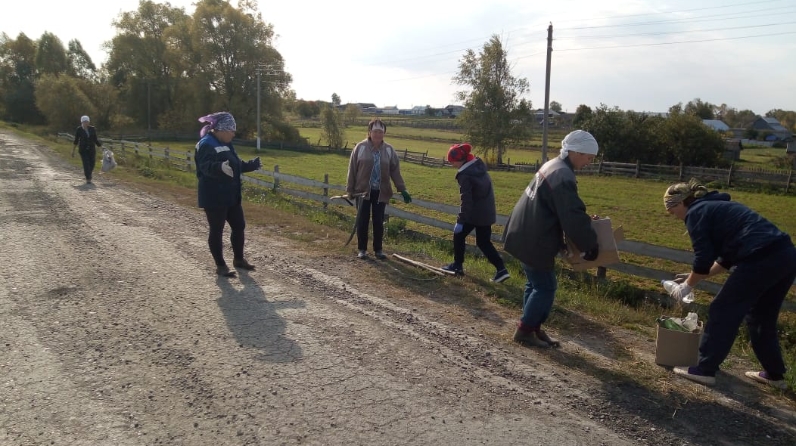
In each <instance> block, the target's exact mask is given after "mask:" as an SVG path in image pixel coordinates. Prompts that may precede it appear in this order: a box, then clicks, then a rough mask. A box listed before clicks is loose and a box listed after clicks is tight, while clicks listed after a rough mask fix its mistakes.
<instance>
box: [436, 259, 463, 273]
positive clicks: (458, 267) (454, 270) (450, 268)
mask: <svg viewBox="0 0 796 446" xmlns="http://www.w3.org/2000/svg"><path fill="white" fill-rule="evenodd" d="M440 269H442V270H445V271H450V272H452V273H454V274H455V275H457V276H463V275H464V268H462V266H461V265H459V264H458V263H456V262H454V263H451V264H450V265H445V266H443V267H442V268H440Z"/></svg>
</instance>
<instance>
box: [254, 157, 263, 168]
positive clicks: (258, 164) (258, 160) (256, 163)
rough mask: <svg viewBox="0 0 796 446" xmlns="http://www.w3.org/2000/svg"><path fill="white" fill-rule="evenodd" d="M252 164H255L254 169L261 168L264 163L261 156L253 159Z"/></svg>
mask: <svg viewBox="0 0 796 446" xmlns="http://www.w3.org/2000/svg"><path fill="white" fill-rule="evenodd" d="M251 163H252V165H253V166H254V170H260V168H261V167H263V164H262V163H261V162H260V157H259V156H258V157H257V158H255V159H253V160H251Z"/></svg>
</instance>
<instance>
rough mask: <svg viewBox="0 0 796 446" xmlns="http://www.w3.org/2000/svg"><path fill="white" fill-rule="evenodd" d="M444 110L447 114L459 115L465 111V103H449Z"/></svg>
mask: <svg viewBox="0 0 796 446" xmlns="http://www.w3.org/2000/svg"><path fill="white" fill-rule="evenodd" d="M443 110H445V111H444V112H443V113H445V114H446V115H447V116H452V117H454V118H455V117H457V116H459V115H460V114H462V112H463V111H464V106H463V105H448V106H446V107H445V108H444V109H443Z"/></svg>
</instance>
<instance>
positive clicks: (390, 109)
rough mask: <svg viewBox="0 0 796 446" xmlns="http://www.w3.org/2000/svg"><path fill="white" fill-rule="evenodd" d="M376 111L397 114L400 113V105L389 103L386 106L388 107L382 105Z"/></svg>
mask: <svg viewBox="0 0 796 446" xmlns="http://www.w3.org/2000/svg"><path fill="white" fill-rule="evenodd" d="M376 113H381V114H383V115H397V114H399V112H398V106H397V105H389V106H386V107H382V108H380V109H377V110H376Z"/></svg>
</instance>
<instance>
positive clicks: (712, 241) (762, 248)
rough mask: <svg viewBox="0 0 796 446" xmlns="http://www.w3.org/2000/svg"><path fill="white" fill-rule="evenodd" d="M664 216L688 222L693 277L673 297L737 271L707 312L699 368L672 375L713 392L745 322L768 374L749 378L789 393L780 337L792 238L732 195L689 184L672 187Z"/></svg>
mask: <svg viewBox="0 0 796 446" xmlns="http://www.w3.org/2000/svg"><path fill="white" fill-rule="evenodd" d="M663 202H664V205H665V206H666V210H667V211H668V212H669V213H670V214H672V215H674V216H676V217H677V218H679V219H680V220H683V221H685V225H686V228H687V229H688V235H689V236H690V237H691V245H692V246H693V249H694V263H693V265H692V270H691V273H690V274H688V278H687V279H685V280H684V281H683V283H681V284H679V285H678V286H677V287H675V288H674V289H673V290H672V291H671V295H672V297H673V298H675V299H677V300H681V299H682V298H683V297H684V296H687V295H688V294H689V293H690V292H691V290H692V289H693V287H694V286H695V285H696V284H697V283H698V282H699V281H700V280H702V279H705V278H707V277H710V276H713V275H716V274H719V273H722V272H724V271H727V270H729V269H730V268H733V267H734V269H733V271H732V273H731V274H730V276H729V277H728V278H727V280H726V281H725V282H724V285H723V286H722V287H721V290H720V291H719V292H718V294H716V296H715V297H714V298H713V302H711V303H710V308H709V309H708V321H707V323H706V324H705V331H704V332H703V333H702V339H701V341H700V343H699V363H698V364H697V365H696V366H693V367H677V368H675V369H674V372H675V373H676V374H678V375H681V376H683V377H685V378H687V379H689V380H691V381H695V382H698V383H701V384H706V385H712V384H714V383H715V382H716V372H717V371H718V370H719V365H721V363H722V362H723V361H724V359H725V358H726V357H727V355H728V354H729V353H730V349H731V348H732V344H733V343H734V342H735V337H736V335H737V334H738V328H739V327H740V325H741V323H742V322H743V321H744V320H745V321H746V327H747V329H748V330H749V340H750V341H751V343H752V350H754V352H755V356H757V359H758V360H759V361H760V364H761V365H762V366H763V371H750V372H746V376H747V377H748V378H750V379H752V380H754V381H757V382H761V383H765V384H769V385H772V386H774V387H777V388H780V389H784V388H785V387H787V386H786V383H785V378H784V375H785V371H786V370H785V362H784V361H783V359H782V352H781V350H780V346H779V338H778V337H777V319H778V318H779V311H780V308H781V307H782V302H783V301H784V300H785V296H786V295H787V294H788V290H789V289H790V287H791V285H792V284H793V280H794V279H795V278H796V248H794V246H793V242H792V241H791V238H790V236H789V235H788V234H786V233H784V232H782V231H780V230H779V229H778V228H777V227H776V226H774V224H772V223H771V222H770V221H768V220H766V219H765V218H763V217H761V216H760V215H759V214H758V213H756V212H754V211H753V210H751V209H749V208H748V207H746V206H744V205H742V204H741V203H738V202H734V201H730V196H729V194H726V193H718V192H716V191H713V192H708V190H707V189H706V188H705V187H704V186H702V185H700V184H699V183H697V182H696V181H695V180H691V181H690V182H689V183H679V184H674V185H672V186H669V188H668V189H667V190H666V194H665V195H664V196H663Z"/></svg>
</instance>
